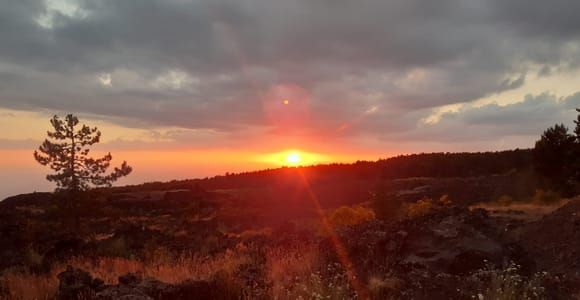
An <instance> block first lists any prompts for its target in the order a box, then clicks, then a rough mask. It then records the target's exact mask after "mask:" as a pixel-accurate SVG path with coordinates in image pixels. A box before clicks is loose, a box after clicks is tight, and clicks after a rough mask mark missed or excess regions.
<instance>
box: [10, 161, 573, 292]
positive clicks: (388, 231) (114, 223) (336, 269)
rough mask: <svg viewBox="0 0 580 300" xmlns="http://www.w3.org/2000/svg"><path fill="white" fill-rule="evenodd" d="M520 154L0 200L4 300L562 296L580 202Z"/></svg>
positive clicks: (568, 286) (569, 281)
mask: <svg viewBox="0 0 580 300" xmlns="http://www.w3.org/2000/svg"><path fill="white" fill-rule="evenodd" d="M542 184H543V183H542V180H541V179H540V177H539V176H538V175H536V174H535V172H534V171H533V168H532V157H531V151H530V150H514V151H504V152H494V153H455V154H452V153H441V154H418V155H410V156H400V157H395V158H390V159H386V160H380V161H377V162H357V163H354V164H332V165H320V166H312V167H298V168H279V169H274V170H264V171H257V172H248V173H242V174H228V175H225V176H216V177H212V178H206V179H195V180H185V181H172V182H167V183H160V182H155V183H145V184H142V185H137V186H125V187H115V188H107V189H98V190H93V191H89V192H76V193H64V192H63V193H33V194H25V195H18V196H14V197H10V198H7V199H5V200H4V201H2V202H0V232H1V233H2V235H1V239H2V240H1V244H2V248H1V249H0V269H1V272H2V273H1V274H2V277H1V281H0V282H1V285H0V287H1V288H0V298H2V297H3V298H10V299H12V298H22V299H35V298H36V299H38V298H42V299H53V298H57V299H87V298H88V299H119V298H122V297H130V298H131V299H180V298H184V299H192V298H195V299H216V298H217V299H240V298H243V299H272V298H276V299H297V298H300V297H302V298H308V299H319V298H320V299H322V298H326V299H328V298H330V299H345V298H355V297H358V298H373V299H473V298H474V297H476V298H482V297H483V298H484V299H496V298H502V297H505V296H506V295H517V297H516V298H518V299H519V298H525V299H570V298H572V297H573V295H578V293H579V292H580V289H579V287H580V285H579V283H580V281H579V278H580V277H579V276H578V272H579V270H580V269H579V268H580V255H579V253H578V252H577V249H578V247H577V246H578V245H576V244H575V243H576V241H579V240H580V235H579V234H580V230H579V229H578V224H580V219H579V218H580V206H578V203H579V202H578V201H579V200H577V199H572V200H569V199H561V198H560V197H559V196H558V195H557V194H556V193H555V192H552V191H548V190H542V189H540V188H541V187H543V185H542Z"/></svg>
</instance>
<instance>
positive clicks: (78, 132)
mask: <svg viewBox="0 0 580 300" xmlns="http://www.w3.org/2000/svg"><path fill="white" fill-rule="evenodd" d="M50 123H51V125H52V127H53V129H54V131H48V132H47V135H48V137H49V138H48V139H45V140H44V142H43V143H42V145H40V147H39V148H38V150H37V151H34V158H35V159H36V161H38V163H40V164H41V165H43V166H49V167H50V168H51V169H52V170H53V171H55V173H54V174H49V175H47V176H46V179H47V180H48V181H54V182H56V184H57V190H71V191H80V190H87V189H89V187H90V185H94V186H111V183H112V182H114V181H116V180H117V179H119V178H120V177H123V176H126V175H129V173H131V171H132V168H131V167H130V166H129V165H127V162H125V161H124V162H123V164H122V165H121V167H120V168H117V167H115V168H114V170H113V172H111V173H109V174H105V173H106V171H107V169H108V168H109V166H110V162H111V159H112V158H113V157H112V156H111V153H108V154H107V155H105V156H103V157H101V158H98V159H94V158H91V157H89V156H88V155H89V151H90V149H89V148H88V147H89V146H92V145H93V144H96V143H98V142H99V141H100V138H101V132H100V131H98V129H97V128H96V127H93V128H90V127H88V126H86V125H82V126H81V127H80V128H78V127H77V126H78V125H79V120H78V118H77V117H76V116H74V115H72V114H69V115H67V116H66V117H65V119H64V120H61V119H60V118H59V117H58V116H56V115H55V116H54V117H53V118H52V119H51V120H50Z"/></svg>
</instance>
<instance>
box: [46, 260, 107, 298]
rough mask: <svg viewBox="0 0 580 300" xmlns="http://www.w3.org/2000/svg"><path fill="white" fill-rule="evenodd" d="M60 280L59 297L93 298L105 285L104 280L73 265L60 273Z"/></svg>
mask: <svg viewBox="0 0 580 300" xmlns="http://www.w3.org/2000/svg"><path fill="white" fill-rule="evenodd" d="M58 280H59V281H60V284H59V287H58V294H57V299H67V300H68V299H87V298H88V299H91V298H93V297H94V295H95V293H96V292H97V291H98V290H100V289H102V288H103V287H104V282H103V281H102V280H100V279H95V278H93V277H92V276H91V274H89V273H88V272H85V271H83V270H81V269H76V268H73V267H71V266H68V267H67V268H66V271H64V272H62V273H60V274H58Z"/></svg>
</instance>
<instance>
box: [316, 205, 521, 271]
mask: <svg viewBox="0 0 580 300" xmlns="http://www.w3.org/2000/svg"><path fill="white" fill-rule="evenodd" d="M338 234H339V236H340V240H341V241H342V242H343V243H344V246H345V247H346V248H347V250H348V252H349V254H350V257H351V259H353V261H354V265H355V266H357V268H359V269H360V270H361V273H365V272H369V271H372V272H383V271H388V270H390V269H391V267H398V268H400V267H401V266H402V265H410V266H413V268H421V269H425V270H428V271H429V272H433V273H448V274H454V275H462V274H469V273H471V272H473V271H476V270H478V269H481V268H483V267H484V266H485V264H486V263H492V264H496V265H502V264H503V263H504V262H506V261H510V260H515V259H518V258H519V257H520V258H521V257H522V256H525V253H523V250H522V249H520V248H518V249H516V248H514V247H511V246H510V245H509V244H508V242H507V241H504V240H503V238H502V236H501V235H500V234H499V233H498V229H497V228H496V226H494V224H493V222H492V220H490V218H489V217H488V215H487V213H486V212H485V211H483V210H475V211H470V210H468V209H467V208H460V207H444V208H437V207H436V208H434V209H433V211H432V212H431V213H429V214H427V215H425V216H421V217H416V218H412V219H406V220H403V221H400V222H397V223H394V224H388V223H385V222H382V221H379V220H375V221H371V222H367V223H365V224H361V225H357V226H353V227H350V228H346V229H344V230H341V231H339V232H338ZM320 247H321V250H320V251H321V252H322V253H334V252H335V250H334V247H335V245H333V243H332V242H331V241H330V240H328V241H324V242H323V243H321V245H320Z"/></svg>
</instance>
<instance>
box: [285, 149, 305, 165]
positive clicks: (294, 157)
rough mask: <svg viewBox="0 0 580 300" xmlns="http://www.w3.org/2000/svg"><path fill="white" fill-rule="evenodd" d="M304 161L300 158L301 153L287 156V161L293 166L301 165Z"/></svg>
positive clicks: (291, 153) (292, 153)
mask: <svg viewBox="0 0 580 300" xmlns="http://www.w3.org/2000/svg"><path fill="white" fill-rule="evenodd" d="M301 160H302V159H301V158H300V153H298V152H295V151H293V152H290V153H288V155H286V161H287V162H288V163H289V164H291V165H297V164H299V163H300V161H301Z"/></svg>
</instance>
